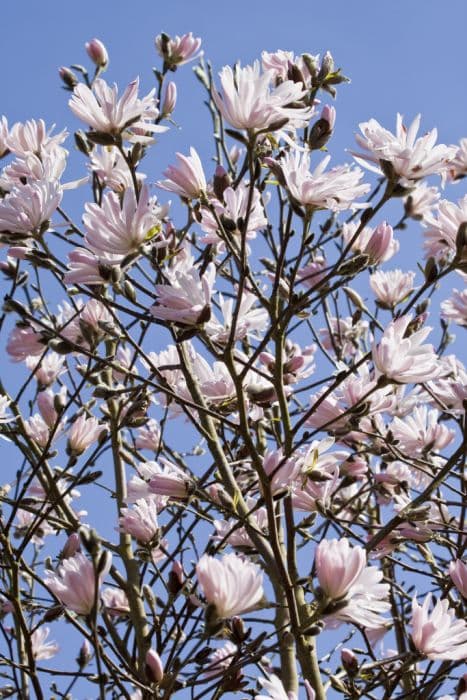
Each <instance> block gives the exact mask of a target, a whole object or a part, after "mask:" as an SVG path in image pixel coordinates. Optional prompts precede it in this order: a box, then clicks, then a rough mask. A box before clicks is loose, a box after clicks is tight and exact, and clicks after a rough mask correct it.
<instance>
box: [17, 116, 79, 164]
mask: <svg viewBox="0 0 467 700" xmlns="http://www.w3.org/2000/svg"><path fill="white" fill-rule="evenodd" d="M53 129H54V127H53V126H52V127H51V128H50V129H49V130H47V127H46V125H45V122H44V121H43V119H39V120H38V121H36V120H35V119H31V120H30V121H27V122H24V124H23V123H21V122H17V123H16V124H14V125H13V126H12V127H11V131H10V133H9V135H8V138H7V146H8V148H9V150H10V151H11V152H12V153H14V154H15V155H17V156H20V157H25V156H27V155H34V154H35V155H38V154H39V155H41V156H42V154H43V153H44V152H46V153H50V152H54V151H56V148H57V146H60V144H62V143H63V141H65V139H66V137H67V136H68V133H67V131H66V130H64V131H61V132H60V133H59V134H55V136H52V131H53ZM62 150H64V149H62ZM65 153H66V151H65Z"/></svg>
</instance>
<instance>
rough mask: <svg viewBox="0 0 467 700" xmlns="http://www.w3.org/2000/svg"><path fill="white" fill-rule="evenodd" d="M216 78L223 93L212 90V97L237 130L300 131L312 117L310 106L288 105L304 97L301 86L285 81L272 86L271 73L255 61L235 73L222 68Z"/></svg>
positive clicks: (227, 67)
mask: <svg viewBox="0 0 467 700" xmlns="http://www.w3.org/2000/svg"><path fill="white" fill-rule="evenodd" d="M219 75H220V79H221V85H222V94H219V93H218V92H217V90H214V91H213V98H214V101H215V103H216V105H217V108H218V109H219V111H220V112H221V114H222V116H223V117H224V119H225V120H226V121H227V122H228V123H229V124H231V126H233V127H234V128H236V129H248V130H252V131H258V130H262V129H271V130H274V131H276V130H277V129H279V128H285V129H291V128H292V129H295V128H301V127H302V126H306V124H307V123H308V121H309V120H310V118H311V116H312V114H313V109H312V108H310V107H304V106H298V107H293V106H291V105H292V104H293V103H299V102H300V100H302V99H303V98H304V97H305V95H306V90H305V89H304V87H303V85H302V84H300V83H294V82H293V81H292V80H284V82H282V83H281V84H280V85H277V86H272V85H271V81H272V79H273V78H274V72H273V71H272V70H267V71H265V72H263V73H261V69H260V64H259V62H258V61H255V63H254V64H253V66H245V67H244V68H241V67H240V66H236V68H235V70H232V68H231V67H230V66H224V68H223V69H222V70H221V72H220V74H219ZM284 122H285V123H284Z"/></svg>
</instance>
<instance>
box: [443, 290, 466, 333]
mask: <svg viewBox="0 0 467 700" xmlns="http://www.w3.org/2000/svg"><path fill="white" fill-rule="evenodd" d="M452 292H453V294H452V297H451V298H450V299H446V301H443V302H442V304H441V309H442V311H441V315H442V316H443V318H446V319H448V320H450V321H453V322H454V323H458V324H459V326H467V289H463V290H462V292H459V291H458V290H457V289H453V290H452Z"/></svg>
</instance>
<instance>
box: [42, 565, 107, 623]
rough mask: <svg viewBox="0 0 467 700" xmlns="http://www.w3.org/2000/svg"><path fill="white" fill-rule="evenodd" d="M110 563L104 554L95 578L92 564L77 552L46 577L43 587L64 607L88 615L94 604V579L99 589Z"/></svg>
mask: <svg viewBox="0 0 467 700" xmlns="http://www.w3.org/2000/svg"><path fill="white" fill-rule="evenodd" d="M111 562H112V556H111V555H110V553H109V552H106V553H105V561H104V564H103V566H101V567H99V568H100V571H99V576H97V575H96V571H95V569H94V565H93V563H92V562H91V561H89V559H87V558H86V557H85V556H84V554H81V552H78V553H77V554H75V556H74V557H69V558H68V559H65V560H64V561H63V562H62V564H61V565H60V566H59V567H58V571H57V573H54V574H51V575H50V576H47V577H46V579H45V585H46V586H47V587H48V588H50V590H51V591H52V593H54V594H55V595H56V596H57V598H58V599H59V600H60V601H61V602H62V603H63V605H64V606H65V607H67V608H69V609H70V610H73V611H74V612H75V613H77V614H78V615H89V613H90V612H91V610H92V609H93V607H94V604H95V602H96V579H97V585H98V587H99V586H100V585H101V583H102V581H103V579H104V577H105V576H106V575H107V574H108V572H109V570H110V565H111Z"/></svg>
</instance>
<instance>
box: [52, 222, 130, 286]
mask: <svg viewBox="0 0 467 700" xmlns="http://www.w3.org/2000/svg"><path fill="white" fill-rule="evenodd" d="M97 235H99V234H97ZM121 259H122V256H121V255H111V254H104V253H101V254H100V255H99V256H97V255H95V254H94V253H91V251H90V250H86V248H75V249H74V250H72V251H71V253H68V271H67V272H65V274H64V275H63V280H64V282H65V284H87V285H89V286H93V285H99V286H100V285H103V284H108V282H110V281H111V280H112V279H118V277H119V275H120V270H119V267H118V263H119V262H120V260H121ZM114 275H116V278H114Z"/></svg>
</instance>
